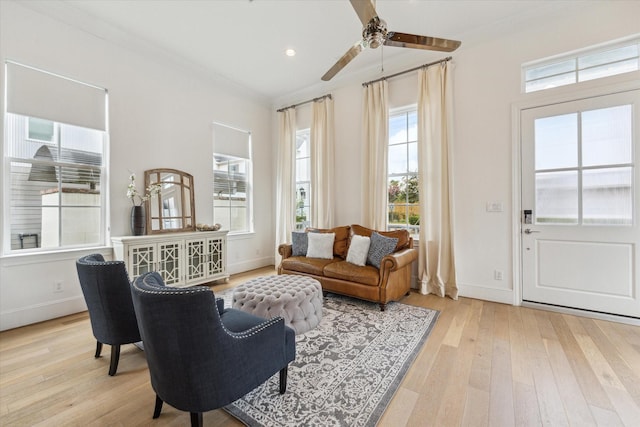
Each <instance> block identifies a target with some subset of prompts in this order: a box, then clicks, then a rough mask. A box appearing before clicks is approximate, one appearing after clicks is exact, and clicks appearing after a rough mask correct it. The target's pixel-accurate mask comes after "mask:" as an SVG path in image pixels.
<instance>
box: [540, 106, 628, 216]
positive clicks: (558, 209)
mask: <svg viewBox="0 0 640 427" xmlns="http://www.w3.org/2000/svg"><path fill="white" fill-rule="evenodd" d="M632 129H633V108H632V105H618V106H613V107H607V108H601V109H594V110H587V111H579V112H575V113H569V114H562V115H557V116H550V117H544V118H539V119H536V120H535V122H534V132H535V189H536V192H535V194H536V196H535V197H536V199H535V204H536V209H537V213H536V223H542V224H575V225H579V224H582V225H632V224H633V176H634V164H633V148H632V147H633V131H632Z"/></svg>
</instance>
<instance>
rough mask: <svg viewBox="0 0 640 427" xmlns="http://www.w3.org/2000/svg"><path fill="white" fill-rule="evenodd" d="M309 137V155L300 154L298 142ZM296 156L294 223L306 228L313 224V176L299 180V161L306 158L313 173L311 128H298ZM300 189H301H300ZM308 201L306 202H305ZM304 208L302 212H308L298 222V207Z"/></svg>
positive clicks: (309, 169) (298, 228) (301, 228)
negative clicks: (304, 192)
mask: <svg viewBox="0 0 640 427" xmlns="http://www.w3.org/2000/svg"><path fill="white" fill-rule="evenodd" d="M304 136H306V137H307V143H308V144H309V151H308V155H307V156H300V157H299V156H298V147H297V142H298V138H300V137H304ZM294 156H295V170H294V180H295V182H294V192H295V197H296V199H295V201H296V208H295V212H294V225H295V229H296V230H298V231H300V230H305V229H306V228H307V227H310V226H311V221H312V218H311V192H312V191H313V188H312V187H311V176H310V175H309V179H308V180H298V161H299V160H305V161H306V162H307V169H308V171H309V174H311V128H306V129H298V130H297V131H296V146H295V147H294ZM305 187H306V188H307V194H305V195H304V196H303V195H301V194H300V193H302V190H303V189H304V188H305ZM299 190H300V191H299ZM298 196H300V197H301V198H302V203H303V204H302V206H299V203H300V202H299V201H298ZM305 202H306V203H305ZM300 208H302V212H303V213H305V214H306V216H305V219H304V220H303V221H300V222H298V216H299V215H298V209H300ZM300 216H301V215H300Z"/></svg>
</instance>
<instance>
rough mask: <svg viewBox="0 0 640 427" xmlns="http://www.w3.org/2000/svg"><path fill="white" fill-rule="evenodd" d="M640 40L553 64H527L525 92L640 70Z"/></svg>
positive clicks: (571, 56) (583, 52) (593, 51)
mask: <svg viewBox="0 0 640 427" xmlns="http://www.w3.org/2000/svg"><path fill="white" fill-rule="evenodd" d="M639 55H640V40H638V39H635V40H632V41H626V42H623V43H617V44H608V45H607V46H604V47H600V48H598V49H594V48H590V49H588V50H586V51H582V52H580V53H578V54H573V55H567V56H564V57H562V58H555V59H553V60H550V61H543V62H539V61H538V62H536V63H533V64H529V65H527V64H525V65H524V66H523V67H522V68H523V83H524V91H525V92H526V93H529V92H535V91H538V90H544V89H550V88H554V87H557V86H565V85H570V84H574V83H578V82H584V81H588V80H594V79H599V78H603V77H608V76H614V75H616V74H622V73H628V72H631V71H638V70H639V69H640V65H639V59H638V57H639Z"/></svg>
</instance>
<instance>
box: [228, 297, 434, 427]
mask: <svg viewBox="0 0 640 427" xmlns="http://www.w3.org/2000/svg"><path fill="white" fill-rule="evenodd" d="M219 297H223V298H224V299H225V305H226V306H230V305H231V302H230V298H231V292H224V293H221V294H220V295H219ZM323 304H324V306H323V312H322V321H321V322H320V324H319V325H318V326H317V327H316V328H315V329H312V330H310V331H308V332H306V333H304V334H301V335H298V336H297V337H296V360H295V361H293V362H292V363H291V364H290V365H289V374H288V381H287V391H286V393H285V394H283V395H280V394H279V393H278V381H279V379H278V375H274V376H273V377H271V378H270V379H269V380H268V381H267V382H266V383H264V384H263V385H262V386H260V387H258V388H256V389H255V390H253V391H252V392H250V393H248V394H247V395H245V396H244V397H243V398H241V399H239V400H237V401H235V402H234V403H232V404H230V405H228V406H226V407H225V408H224V409H225V410H226V411H227V412H228V413H230V414H231V415H233V416H234V417H235V418H237V419H239V420H240V421H242V422H243V423H245V424H246V425H248V426H252V427H253V426H264V427H275V426H278V427H281V426H292V427H293V426H296V427H297V426H375V425H376V424H377V422H378V421H379V420H380V417H381V416H382V414H383V413H384V411H385V409H386V407H387V405H388V404H389V402H390V401H391V398H392V397H393V395H394V394H395V392H396V390H397V388H398V386H399V385H400V383H401V382H402V379H403V378H404V376H405V374H406V373H407V370H408V369H409V367H410V366H411V364H412V363H413V361H414V359H415V357H416V356H417V354H418V352H419V351H420V349H421V348H422V344H423V343H424V342H425V341H426V339H427V337H428V336H429V333H430V332H431V330H432V328H433V325H434V324H435V322H436V319H437V317H438V314H439V312H438V311H435V310H429V309H426V308H421V307H414V306H410V305H407V304H401V303H389V304H388V305H387V308H386V311H384V312H381V311H380V308H379V306H378V305H377V304H373V303H369V302H365V301H360V300H356V299H351V298H346V297H342V296H339V295H334V294H328V295H327V297H325V298H324V301H323Z"/></svg>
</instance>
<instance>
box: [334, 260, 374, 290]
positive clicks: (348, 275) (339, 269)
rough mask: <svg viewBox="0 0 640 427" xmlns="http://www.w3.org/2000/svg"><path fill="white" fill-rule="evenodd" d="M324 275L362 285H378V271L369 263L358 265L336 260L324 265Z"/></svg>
mask: <svg viewBox="0 0 640 427" xmlns="http://www.w3.org/2000/svg"><path fill="white" fill-rule="evenodd" d="M324 277H331V278H333V279H341V280H346V281H348V282H356V283H360V284H363V285H369V286H378V283H379V282H380V272H379V270H378V269H377V268H375V267H373V266H371V265H365V266H362V267H361V266H359V265H355V264H351V263H350V262H347V261H338V262H332V263H330V264H327V265H326V266H325V267H324Z"/></svg>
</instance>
